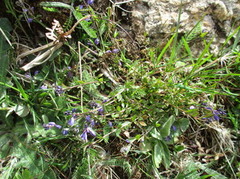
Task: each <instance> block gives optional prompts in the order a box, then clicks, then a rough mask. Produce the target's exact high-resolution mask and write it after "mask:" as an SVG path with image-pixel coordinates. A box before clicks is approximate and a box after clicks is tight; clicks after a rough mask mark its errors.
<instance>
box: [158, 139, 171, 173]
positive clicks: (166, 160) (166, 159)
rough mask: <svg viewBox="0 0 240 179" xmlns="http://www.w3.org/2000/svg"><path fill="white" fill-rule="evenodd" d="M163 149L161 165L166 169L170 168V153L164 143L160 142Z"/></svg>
mask: <svg viewBox="0 0 240 179" xmlns="http://www.w3.org/2000/svg"><path fill="white" fill-rule="evenodd" d="M160 142H161V145H162V149H163V151H162V152H163V153H162V158H163V165H164V167H165V168H166V169H167V168H169V166H170V152H169V149H168V146H167V145H166V143H165V142H164V141H160Z"/></svg>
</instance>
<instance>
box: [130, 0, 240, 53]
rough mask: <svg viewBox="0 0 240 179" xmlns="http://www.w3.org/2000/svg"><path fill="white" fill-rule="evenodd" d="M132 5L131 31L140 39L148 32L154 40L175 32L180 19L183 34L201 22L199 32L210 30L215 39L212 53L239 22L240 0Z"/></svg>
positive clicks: (143, 0) (142, 0)
mask: <svg viewBox="0 0 240 179" xmlns="http://www.w3.org/2000/svg"><path fill="white" fill-rule="evenodd" d="M132 6H133V12H132V18H133V19H132V30H133V31H134V33H135V34H136V39H137V40H138V41H140V42H141V41H144V40H145V36H146V34H147V35H148V36H149V37H150V39H151V42H157V41H159V40H161V39H162V38H163V37H165V36H166V35H171V34H173V33H174V32H175V31H176V27H177V24H178V21H179V29H178V32H179V33H181V34H186V33H189V32H190V31H191V30H192V29H193V28H194V27H196V25H197V24H199V25H198V29H197V31H198V33H201V32H207V33H208V37H209V38H211V39H213V44H212V46H211V49H212V52H213V53H214V54H216V53H218V52H219V46H220V45H221V43H223V42H224V39H225V38H226V37H227V36H228V35H229V34H230V33H231V31H232V30H234V28H236V27H237V26H239V25H240V20H239V19H240V1H239V0H182V3H181V0H138V1H135V3H133V5H132ZM180 9H181V15H180V19H179V10H180ZM196 33H197V32H196Z"/></svg>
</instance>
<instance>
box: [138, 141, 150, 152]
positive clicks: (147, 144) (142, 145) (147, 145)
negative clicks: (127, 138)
mask: <svg viewBox="0 0 240 179" xmlns="http://www.w3.org/2000/svg"><path fill="white" fill-rule="evenodd" d="M140 150H141V151H142V152H149V151H151V150H152V143H151V142H150V141H149V140H144V141H143V142H141V143H140Z"/></svg>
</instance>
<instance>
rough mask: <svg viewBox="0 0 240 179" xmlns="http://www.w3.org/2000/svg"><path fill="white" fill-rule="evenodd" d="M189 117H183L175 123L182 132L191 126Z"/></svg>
mask: <svg viewBox="0 0 240 179" xmlns="http://www.w3.org/2000/svg"><path fill="white" fill-rule="evenodd" d="M189 123H190V122H189V119H187V118H181V119H179V120H177V121H175V123H174V125H175V126H176V128H177V129H180V130H181V132H185V131H186V130H187V129H188V127H189Z"/></svg>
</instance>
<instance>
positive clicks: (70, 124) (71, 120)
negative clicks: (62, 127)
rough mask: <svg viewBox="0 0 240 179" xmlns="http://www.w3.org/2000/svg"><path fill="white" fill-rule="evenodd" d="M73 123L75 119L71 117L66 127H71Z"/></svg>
mask: <svg viewBox="0 0 240 179" xmlns="http://www.w3.org/2000/svg"><path fill="white" fill-rule="evenodd" d="M74 123H75V118H74V117H71V119H70V120H69V121H68V125H69V126H73V125H74Z"/></svg>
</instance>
